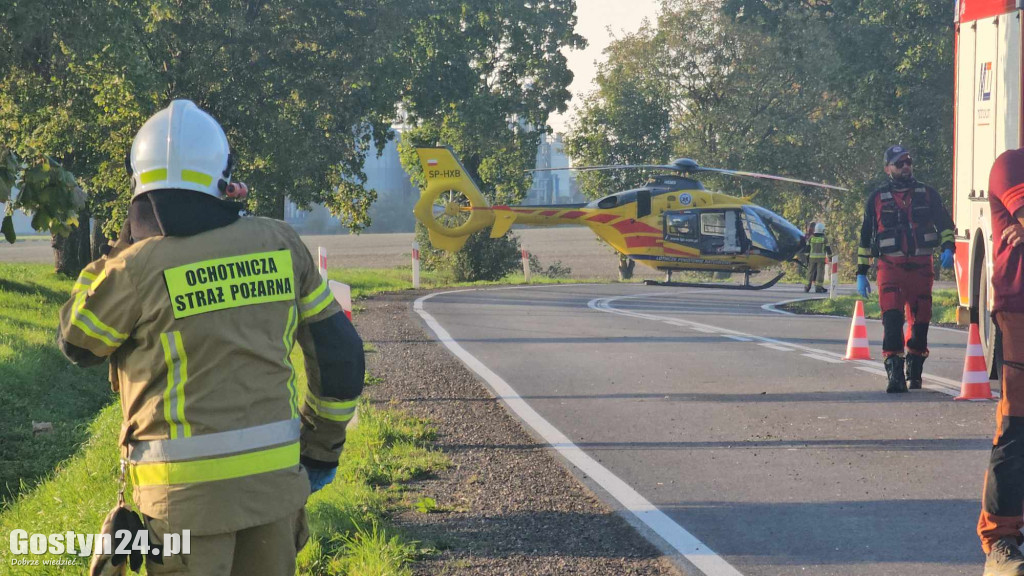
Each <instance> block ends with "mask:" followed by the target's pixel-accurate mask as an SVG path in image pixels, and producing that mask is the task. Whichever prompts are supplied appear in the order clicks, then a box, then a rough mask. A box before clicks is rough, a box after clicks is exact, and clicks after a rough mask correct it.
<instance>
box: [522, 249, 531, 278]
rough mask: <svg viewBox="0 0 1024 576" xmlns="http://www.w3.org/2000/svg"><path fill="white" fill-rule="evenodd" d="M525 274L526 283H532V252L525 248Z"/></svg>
mask: <svg viewBox="0 0 1024 576" xmlns="http://www.w3.org/2000/svg"><path fill="white" fill-rule="evenodd" d="M523 276H525V277H526V283H527V284H529V283H530V253H529V252H527V251H526V248H523Z"/></svg>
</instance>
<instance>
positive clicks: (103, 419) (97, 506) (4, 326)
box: [0, 264, 449, 576]
mask: <svg viewBox="0 0 1024 576" xmlns="http://www.w3.org/2000/svg"><path fill="white" fill-rule="evenodd" d="M339 276H340V277H339V278H337V279H340V280H342V281H347V282H346V283H350V284H352V285H353V292H354V295H355V296H356V297H361V296H365V295H367V294H369V293H371V292H375V291H381V290H400V289H403V288H408V287H409V284H408V281H407V279H406V277H407V275H404V274H403V273H402V272H401V271H387V270H384V271H374V272H373V273H368V272H367V271H365V270H348V271H345V273H342V274H339ZM332 277H334V275H332ZM71 284H72V282H71V281H70V280H67V279H63V278H61V277H58V276H56V275H54V274H52V273H51V272H50V271H49V267H48V266H46V265H37V264H30V265H16V264H0V456H2V458H3V461H0V478H3V479H5V480H6V483H7V484H10V485H12V486H13V487H14V488H15V493H14V494H13V495H12V497H11V498H9V499H8V501H7V502H5V503H4V507H3V508H2V509H0V533H2V534H5V535H9V534H10V532H11V531H12V530H14V529H17V528H20V529H23V530H26V531H28V532H29V533H62V532H66V531H68V530H73V531H75V532H78V533H91V532H95V531H98V530H99V527H100V525H101V523H102V521H103V517H104V516H105V515H106V513H107V512H108V511H109V509H110V508H111V506H113V504H114V502H115V499H116V491H117V449H116V444H117V432H118V430H119V428H120V423H121V411H120V407H119V406H118V405H117V404H116V403H112V400H113V399H114V396H113V394H112V393H111V392H110V388H109V384H108V383H107V381H106V370H105V368H104V367H97V368H94V369H90V370H80V369H78V368H75V367H74V366H71V365H70V364H68V363H67V361H66V360H65V359H64V358H63V356H62V355H61V354H60V352H59V351H58V350H57V348H56V346H55V344H54V340H53V336H54V333H55V330H56V325H57V312H58V310H59V307H60V306H61V305H62V304H63V302H64V300H65V299H66V298H67V295H68V294H69V293H70V289H71ZM425 285H427V284H426V283H425ZM371 349H372V347H371ZM292 361H293V363H294V365H295V367H296V371H297V372H298V374H299V377H300V380H301V381H302V382H303V385H304V382H305V371H304V370H303V357H302V354H301V351H300V350H299V349H298V347H296V349H295V350H294V351H293V354H292ZM369 378H370V383H371V384H372V383H373V382H375V381H376V380H377V379H375V378H373V377H372V376H370V377H369ZM32 420H36V421H48V422H52V423H53V425H54V432H53V433H50V434H44V435H39V436H32V433H31V422H32ZM359 421H360V423H359V425H358V426H356V427H354V428H353V429H351V431H350V433H349V436H348V439H347V442H346V445H345V452H344V455H343V456H342V460H341V466H340V467H339V471H338V477H337V479H336V480H335V481H334V482H333V483H332V484H330V485H329V486H327V487H326V488H324V489H323V490H321V491H320V492H318V493H317V494H315V495H313V497H311V498H310V500H309V503H308V505H307V512H308V514H309V523H310V533H311V538H310V542H309V544H308V545H307V547H306V548H305V549H304V550H303V551H302V553H301V554H300V557H299V562H298V566H299V574H302V575H310V576H327V575H334V574H351V575H371V574H372V575H393V576H405V575H407V574H409V573H410V568H409V563H410V562H411V560H412V559H413V558H415V557H416V555H417V554H418V553H420V552H418V551H417V548H416V543H413V542H409V541H408V540H407V539H405V538H404V537H403V536H402V534H400V533H398V532H397V531H396V530H395V529H394V528H393V527H392V526H391V525H390V524H389V522H388V518H389V516H390V515H391V514H392V513H394V511H396V510H398V509H400V508H407V507H408V503H407V500H408V496H407V492H408V489H407V488H406V487H405V486H404V484H406V483H407V482H409V481H411V480H415V479H418V478H424V477H427V476H429V475H431V474H435V473H437V472H439V471H441V470H443V469H444V468H446V467H447V466H448V465H449V461H448V459H447V458H446V457H445V456H444V455H442V454H440V453H439V452H436V451H434V450H432V449H431V443H432V442H433V440H434V437H435V431H434V430H433V428H432V427H431V426H430V424H429V422H427V421H425V420H421V419H417V418H411V417H409V416H407V415H405V414H403V413H401V412H398V411H394V410H387V409H375V408H373V407H371V406H370V405H369V404H368V403H366V402H364V403H363V404H362V405H361V406H360V409H359ZM13 558H14V556H12V555H11V551H10V548H9V546H0V566H4V570H3V571H2V572H3V573H4V574H26V575H29V574H31V575H32V576H36V575H40V574H42V575H48V574H53V575H56V574H66V573H68V570H69V569H68V568H67V567H66V566H43V565H38V566H12V565H11V560H12V559H13ZM21 558H28V557H27V556H23V557H21ZM31 558H33V559H39V560H40V561H42V560H44V559H47V558H51V559H52V558H54V557H49V556H32V557H31ZM68 558H72V559H74V560H75V561H76V562H77V565H78V566H79V567H80V568H79V569H75V568H72V569H71V571H72V572H75V573H78V572H80V571H81V570H82V569H84V567H85V566H87V565H88V558H77V557H68Z"/></svg>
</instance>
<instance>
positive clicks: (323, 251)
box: [316, 246, 327, 282]
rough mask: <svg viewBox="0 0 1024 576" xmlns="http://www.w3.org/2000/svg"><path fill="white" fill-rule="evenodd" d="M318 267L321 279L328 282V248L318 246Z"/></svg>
mask: <svg viewBox="0 0 1024 576" xmlns="http://www.w3.org/2000/svg"><path fill="white" fill-rule="evenodd" d="M316 262H317V265H316V267H317V268H318V269H319V270H320V277H321V278H323V279H324V282H326V281H327V248H324V247H323V246H318V247H317V249H316Z"/></svg>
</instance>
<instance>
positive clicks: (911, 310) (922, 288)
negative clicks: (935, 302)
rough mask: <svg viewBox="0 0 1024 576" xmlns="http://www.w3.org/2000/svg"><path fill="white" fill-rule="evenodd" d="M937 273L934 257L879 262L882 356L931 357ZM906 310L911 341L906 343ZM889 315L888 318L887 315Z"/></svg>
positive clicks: (881, 260)
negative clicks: (929, 337)
mask: <svg viewBox="0 0 1024 576" xmlns="http://www.w3.org/2000/svg"><path fill="white" fill-rule="evenodd" d="M934 280H935V271H934V270H932V259H931V256H923V257H922V256H917V257H913V258H887V257H883V258H879V260H878V306H879V308H881V309H882V326H883V327H884V336H883V338H882V355H883V356H892V355H894V354H903V352H904V344H905V345H906V348H907V350H908V351H909V352H910V353H911V354H919V355H921V356H928V323H929V322H930V321H931V319H932V284H933V283H934ZM904 309H906V310H907V311H908V314H909V317H907V318H906V321H907V322H909V323H910V327H911V328H910V340H908V341H906V342H904V340H903V322H904ZM887 313H888V314H887Z"/></svg>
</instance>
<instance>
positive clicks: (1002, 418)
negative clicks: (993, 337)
mask: <svg viewBox="0 0 1024 576" xmlns="http://www.w3.org/2000/svg"><path fill="white" fill-rule="evenodd" d="M995 320H996V322H997V323H998V324H999V329H1000V330H1001V331H1002V333H1003V366H1002V373H1003V374H1002V379H1001V380H1002V382H1001V384H1002V396H1001V397H1000V398H999V406H998V407H997V408H996V434H995V437H994V438H993V439H992V454H991V456H989V462H988V470H986V471H985V490H984V492H983V495H982V499H981V517H980V518H979V519H978V536H979V537H981V547H982V549H984V550H985V553H986V554H988V552H989V551H990V550H991V547H992V544H994V543H995V542H996V541H997V540H999V539H1000V538H1004V537H1006V536H1013V537H1015V538H1017V544H1021V542H1022V538H1021V533H1020V529H1021V526H1022V525H1024V518H1022V516H1021V514H1022V508H1024V313H1021V312H996V313H995Z"/></svg>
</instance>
